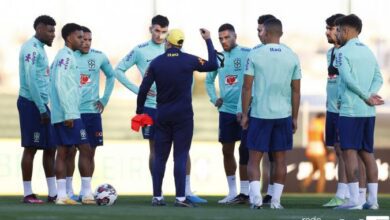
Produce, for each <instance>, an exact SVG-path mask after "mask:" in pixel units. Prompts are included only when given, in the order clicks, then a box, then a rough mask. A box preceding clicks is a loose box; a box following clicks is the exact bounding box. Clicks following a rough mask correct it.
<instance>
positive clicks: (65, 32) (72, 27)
mask: <svg viewBox="0 0 390 220" xmlns="http://www.w3.org/2000/svg"><path fill="white" fill-rule="evenodd" d="M75 31H81V26H80V25H78V24H75V23H68V24H65V25H64V27H63V28H62V30H61V35H62V38H64V40H66V38H67V37H68V36H69V35H70V34H71V33H73V32H75Z"/></svg>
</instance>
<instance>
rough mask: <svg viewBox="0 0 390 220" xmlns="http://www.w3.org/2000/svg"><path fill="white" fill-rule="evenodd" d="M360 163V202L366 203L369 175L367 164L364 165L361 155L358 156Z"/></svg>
mask: <svg viewBox="0 0 390 220" xmlns="http://www.w3.org/2000/svg"><path fill="white" fill-rule="evenodd" d="M358 161H359V162H358V163H359V204H362V205H363V204H365V203H366V202H367V198H366V194H367V175H366V166H365V165H364V162H363V160H362V159H361V157H359V156H358Z"/></svg>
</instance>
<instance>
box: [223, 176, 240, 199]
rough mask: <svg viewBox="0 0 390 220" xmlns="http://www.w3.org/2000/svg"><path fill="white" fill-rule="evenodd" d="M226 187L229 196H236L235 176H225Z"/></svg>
mask: <svg viewBox="0 0 390 220" xmlns="http://www.w3.org/2000/svg"><path fill="white" fill-rule="evenodd" d="M226 178H227V181H228V186H229V195H231V196H236V195H237V185H236V176H235V175H232V176H227V177H226Z"/></svg>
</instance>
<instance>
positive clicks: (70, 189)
mask: <svg viewBox="0 0 390 220" xmlns="http://www.w3.org/2000/svg"><path fill="white" fill-rule="evenodd" d="M66 194H68V196H69V198H70V197H72V196H73V195H74V192H73V176H67V177H66Z"/></svg>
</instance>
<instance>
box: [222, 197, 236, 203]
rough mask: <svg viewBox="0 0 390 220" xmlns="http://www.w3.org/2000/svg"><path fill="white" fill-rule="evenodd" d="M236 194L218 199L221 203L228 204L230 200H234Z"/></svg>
mask: <svg viewBox="0 0 390 220" xmlns="http://www.w3.org/2000/svg"><path fill="white" fill-rule="evenodd" d="M235 197H236V196H235V195H228V196H226V197H225V198H223V199H221V200H219V201H218V203H219V204H228V203H229V202H230V201H232V200H233V199H234V198H235Z"/></svg>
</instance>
